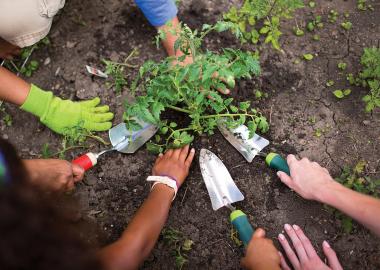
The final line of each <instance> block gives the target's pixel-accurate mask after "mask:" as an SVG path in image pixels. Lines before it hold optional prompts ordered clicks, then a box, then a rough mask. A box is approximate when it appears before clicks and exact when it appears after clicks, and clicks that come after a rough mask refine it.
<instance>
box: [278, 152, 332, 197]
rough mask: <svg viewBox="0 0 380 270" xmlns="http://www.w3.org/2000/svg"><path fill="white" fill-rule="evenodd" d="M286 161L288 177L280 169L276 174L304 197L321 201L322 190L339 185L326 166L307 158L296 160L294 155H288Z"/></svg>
mask: <svg viewBox="0 0 380 270" xmlns="http://www.w3.org/2000/svg"><path fill="white" fill-rule="evenodd" d="M287 162H288V165H289V169H290V177H289V176H288V175H287V174H286V173H284V172H280V171H279V172H278V173H277V175H278V176H279V177H280V179H281V181H282V182H283V183H284V184H285V185H287V186H288V187H289V188H291V189H292V190H294V191H295V192H297V193H298V194H299V195H301V196H302V197H303V198H305V199H309V200H318V201H322V198H321V196H322V195H323V192H326V191H328V190H329V188H330V187H331V186H333V185H339V184H338V183H337V182H336V181H334V180H333V179H332V177H331V176H330V174H329V172H328V170H327V169H326V168H323V167H321V166H320V165H319V164H318V163H316V162H311V161H310V160H309V159H307V158H303V159H301V160H297V159H296V157H295V156H294V155H288V157H287Z"/></svg>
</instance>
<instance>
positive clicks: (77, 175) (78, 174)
mask: <svg viewBox="0 0 380 270" xmlns="http://www.w3.org/2000/svg"><path fill="white" fill-rule="evenodd" d="M72 168H73V178H74V182H79V181H81V180H82V179H83V176H84V172H85V170H84V169H83V168H82V167H81V166H79V165H78V164H72Z"/></svg>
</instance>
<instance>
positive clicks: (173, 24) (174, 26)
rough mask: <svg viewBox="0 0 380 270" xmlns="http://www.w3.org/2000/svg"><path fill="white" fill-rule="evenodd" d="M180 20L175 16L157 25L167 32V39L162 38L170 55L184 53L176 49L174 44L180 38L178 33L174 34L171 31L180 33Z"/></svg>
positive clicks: (159, 28)
mask: <svg viewBox="0 0 380 270" xmlns="http://www.w3.org/2000/svg"><path fill="white" fill-rule="evenodd" d="M179 27H180V26H179V21H178V18H177V17H175V18H173V19H172V20H171V21H170V22H169V23H167V24H166V25H163V26H159V27H157V29H158V30H161V31H163V32H164V33H165V39H164V40H162V45H163V46H164V48H165V50H166V52H167V53H168V55H169V56H177V57H178V56H181V55H183V53H182V52H181V50H177V51H175V50H174V44H175V42H176V40H177V39H178V35H177V34H173V33H171V32H173V31H174V32H175V33H178V32H179V31H180V28H179Z"/></svg>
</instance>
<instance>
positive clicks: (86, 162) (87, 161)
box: [71, 153, 98, 171]
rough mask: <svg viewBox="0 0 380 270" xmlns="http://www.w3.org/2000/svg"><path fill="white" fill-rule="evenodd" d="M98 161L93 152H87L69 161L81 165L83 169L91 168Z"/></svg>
mask: <svg viewBox="0 0 380 270" xmlns="http://www.w3.org/2000/svg"><path fill="white" fill-rule="evenodd" d="M97 162H98V159H97V156H96V155H95V154H94V153H87V154H85V155H83V156H80V157H78V158H76V159H74V160H73V161H72V162H71V163H73V164H77V165H79V166H81V167H82V168H83V169H84V170H85V171H87V170H89V169H91V168H92V167H94V166H95V165H96V163H97Z"/></svg>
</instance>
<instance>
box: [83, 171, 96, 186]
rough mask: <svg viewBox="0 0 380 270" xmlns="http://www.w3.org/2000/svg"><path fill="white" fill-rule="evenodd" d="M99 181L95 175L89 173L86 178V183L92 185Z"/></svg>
mask: <svg viewBox="0 0 380 270" xmlns="http://www.w3.org/2000/svg"><path fill="white" fill-rule="evenodd" d="M97 182H98V179H97V178H96V177H95V176H94V175H91V174H89V175H88V176H87V178H86V183H87V184H88V185H90V186H93V185H95V184H96V183H97Z"/></svg>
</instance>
